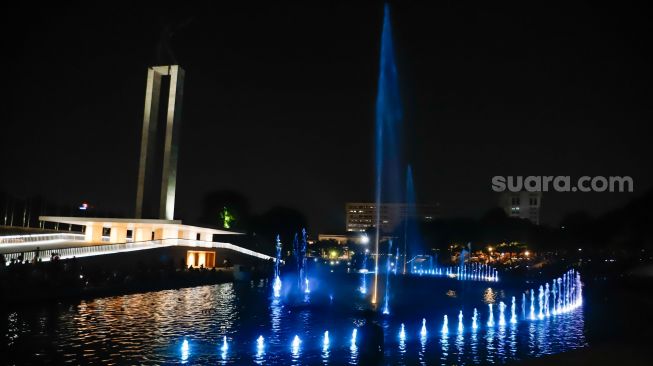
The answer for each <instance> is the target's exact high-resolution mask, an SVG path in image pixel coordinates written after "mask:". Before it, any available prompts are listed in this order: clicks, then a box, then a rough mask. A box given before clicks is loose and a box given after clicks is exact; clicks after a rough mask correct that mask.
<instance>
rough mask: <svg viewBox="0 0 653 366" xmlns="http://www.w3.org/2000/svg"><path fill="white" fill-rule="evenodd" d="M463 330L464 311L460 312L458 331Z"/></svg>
mask: <svg viewBox="0 0 653 366" xmlns="http://www.w3.org/2000/svg"><path fill="white" fill-rule="evenodd" d="M462 332H463V311H462V310H461V311H460V312H459V313H458V333H462Z"/></svg>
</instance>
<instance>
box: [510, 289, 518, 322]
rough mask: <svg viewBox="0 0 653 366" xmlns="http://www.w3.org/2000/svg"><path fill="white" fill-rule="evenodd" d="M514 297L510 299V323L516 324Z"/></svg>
mask: <svg viewBox="0 0 653 366" xmlns="http://www.w3.org/2000/svg"><path fill="white" fill-rule="evenodd" d="M515 302H516V301H515V297H514V296H513V297H512V304H511V305H510V323H512V324H515V323H517V313H516V312H515Z"/></svg>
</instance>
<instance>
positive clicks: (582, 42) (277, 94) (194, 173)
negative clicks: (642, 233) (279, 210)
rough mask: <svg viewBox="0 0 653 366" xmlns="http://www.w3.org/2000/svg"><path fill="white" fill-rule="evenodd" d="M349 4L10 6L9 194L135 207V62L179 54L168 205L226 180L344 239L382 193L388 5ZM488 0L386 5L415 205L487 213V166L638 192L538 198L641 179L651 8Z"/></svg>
mask: <svg viewBox="0 0 653 366" xmlns="http://www.w3.org/2000/svg"><path fill="white" fill-rule="evenodd" d="M352 3H354V2H341V3H338V4H328V3H326V2H323V3H314V2H311V3H310V4H308V2H302V3H283V2H277V1H270V2H264V3H261V4H258V5H256V4H254V3H249V2H248V3H245V4H242V6H239V7H235V6H226V5H225V4H222V2H211V3H209V2H205V3H198V4H194V6H193V7H192V8H191V7H183V6H180V5H176V6H174V7H173V6H169V7H166V6H163V5H157V7H152V8H140V7H131V6H139V5H130V6H126V5H119V4H116V3H114V2H108V3H107V2H104V3H103V5H93V4H90V3H88V2H87V3H84V5H83V6H81V7H71V8H61V7H57V8H42V7H40V6H36V5H34V4H31V5H30V7H29V8H22V9H7V14H6V22H5V24H4V25H3V26H2V27H3V28H4V29H3V35H4V37H3V38H4V39H5V42H7V44H6V45H5V47H4V49H5V51H7V50H10V52H6V53H5V57H4V62H5V63H6V66H5V69H4V77H3V78H4V79H5V80H6V81H5V91H6V92H8V94H9V98H8V99H5V100H6V101H8V102H9V105H8V107H7V109H6V111H7V110H8V112H9V113H4V114H3V118H2V124H1V131H2V132H1V133H0V136H1V139H2V140H1V141H2V144H1V146H0V149H1V150H0V153H1V155H0V156H1V157H2V179H1V183H0V184H1V185H0V190H3V191H6V192H8V193H10V194H13V195H15V196H17V197H26V196H30V195H36V194H41V195H44V196H45V197H48V198H49V199H51V200H54V201H58V202H60V203H62V204H64V203H65V204H76V203H79V202H81V201H82V200H88V201H89V202H91V203H92V204H94V205H95V206H97V207H99V208H103V209H107V210H113V211H117V212H119V213H122V214H124V215H131V214H133V208H134V199H135V194H136V193H135V191H136V174H137V169H138V154H139V144H140V134H141V125H142V118H143V103H144V94H145V82H146V77H147V70H146V68H147V66H150V65H156V64H169V63H173V62H176V63H178V64H180V65H181V66H182V67H183V68H184V69H185V70H186V84H185V97H184V107H183V120H182V127H181V143H180V155H179V174H178V186H177V209H176V216H177V217H178V218H181V219H191V220H192V219H194V218H196V217H197V216H198V215H199V210H200V208H201V201H202V197H203V196H204V194H205V193H207V192H208V191H211V190H217V189H231V190H236V191H239V192H241V193H242V194H244V195H245V196H246V197H248V198H249V200H250V201H251V203H252V205H253V209H254V211H255V212H263V211H264V210H266V209H268V208H270V207H272V206H273V205H283V206H289V207H294V208H297V209H299V210H300V211H302V212H304V213H305V214H306V215H307V216H308V219H309V222H310V225H311V228H310V229H311V232H312V233H317V232H318V231H319V232H327V231H330V232H335V231H342V230H343V229H344V203H345V202H347V201H367V200H371V199H372V198H373V196H374V194H373V181H374V178H373V170H374V156H373V151H374V141H373V138H374V131H373V130H374V100H375V95H376V84H377V73H378V53H379V46H380V45H379V41H380V31H381V22H382V16H383V4H382V2H369V3H364V4H357V5H355V6H354V5H353V4H352ZM484 3H485V4H484V5H477V6H472V5H471V4H470V3H466V2H436V1H432V2H428V3H427V2H418V1H400V2H397V3H396V4H395V3H393V4H392V11H393V14H392V22H393V27H394V31H395V35H394V39H395V49H396V53H397V54H396V57H397V59H398V71H399V78H400V83H401V85H402V87H401V93H402V98H403V100H404V109H405V121H404V126H405V128H406V136H407V141H406V145H407V151H406V155H407V156H408V158H409V159H410V161H411V162H412V165H413V170H414V173H415V186H416V193H417V200H418V201H419V202H421V203H436V202H437V203H440V205H441V208H442V215H443V216H446V217H452V216H472V217H478V216H479V215H481V214H483V213H484V212H485V211H487V210H488V209H489V208H491V207H492V206H494V205H495V204H496V203H497V195H496V193H494V192H493V191H492V190H491V185H490V179H491V177H492V176H494V175H572V176H575V177H578V176H581V175H606V176H607V175H629V176H631V177H633V179H634V181H635V192H634V193H632V194H630V193H615V194H608V193H593V194H587V193H585V194H581V193H573V194H572V193H548V194H545V195H544V198H543V205H544V207H543V221H544V223H547V224H557V223H558V221H559V220H560V219H561V218H562V217H563V216H564V215H565V214H566V213H569V212H573V211H578V210H586V211H588V212H590V213H591V214H593V215H598V214H601V213H603V212H606V211H607V210H609V209H612V208H616V207H620V206H622V205H624V204H625V203H626V202H628V201H629V200H631V199H633V198H634V197H636V196H637V195H638V194H642V193H644V192H645V191H646V190H648V189H650V188H651V186H652V185H653V174H652V173H651V163H650V160H649V159H650V157H649V158H646V156H649V154H648V153H650V147H649V141H650V138H651V134H650V132H649V131H650V128H649V126H648V125H649V124H650V122H651V117H652V116H653V113H652V110H651V100H653V98H652V97H653V95H652V93H651V87H650V86H651V85H652V84H651V82H652V81H653V80H652V79H653V78H652V74H651V65H653V54H652V51H651V44H653V43H652V42H651V37H650V36H651V24H653V23H652V22H651V19H650V16H649V14H650V13H649V12H648V10H647V9H644V8H636V7H629V6H626V5H624V3H621V2H619V3H613V4H612V6H618V8H615V7H598V6H599V5H596V4H591V3H589V2H588V4H585V5H578V4H577V5H573V6H572V5H570V4H569V3H565V4H564V6H561V7H557V8H556V7H553V5H548V3H542V2H523V3H522V4H520V5H515V4H512V5H507V4H506V5H501V4H496V3H494V2H484ZM490 3H491V4H490ZM547 6H551V7H547Z"/></svg>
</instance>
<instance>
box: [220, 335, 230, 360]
mask: <svg viewBox="0 0 653 366" xmlns="http://www.w3.org/2000/svg"><path fill="white" fill-rule="evenodd" d="M228 350H229V344H228V343H227V336H224V338H223V339H222V347H220V351H222V359H225V358H227V351H228Z"/></svg>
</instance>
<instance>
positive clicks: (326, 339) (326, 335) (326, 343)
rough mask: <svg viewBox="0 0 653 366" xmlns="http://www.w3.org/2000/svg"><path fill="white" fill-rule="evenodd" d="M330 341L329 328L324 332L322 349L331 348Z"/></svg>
mask: <svg viewBox="0 0 653 366" xmlns="http://www.w3.org/2000/svg"><path fill="white" fill-rule="evenodd" d="M329 343H330V341H329V331H328V330H327V331H325V332H324V340H323V341H322V349H323V350H325V351H326V350H327V349H329Z"/></svg>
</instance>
